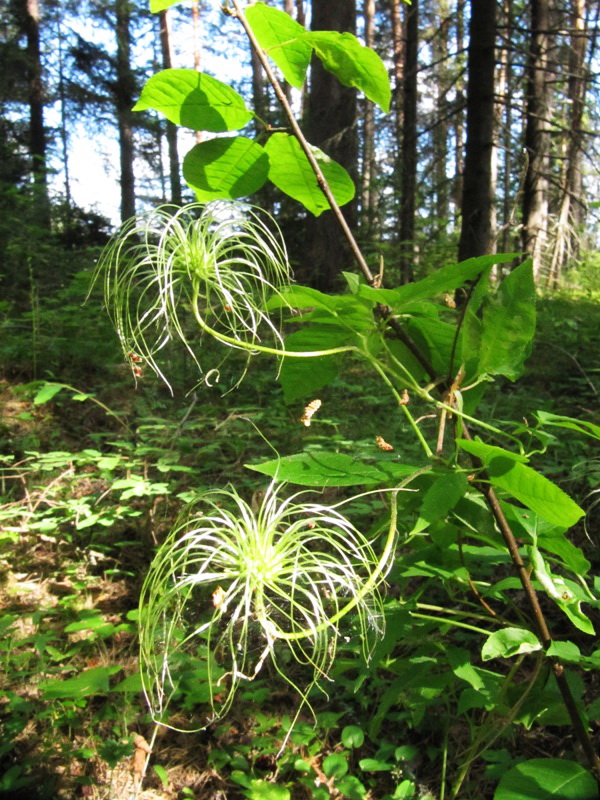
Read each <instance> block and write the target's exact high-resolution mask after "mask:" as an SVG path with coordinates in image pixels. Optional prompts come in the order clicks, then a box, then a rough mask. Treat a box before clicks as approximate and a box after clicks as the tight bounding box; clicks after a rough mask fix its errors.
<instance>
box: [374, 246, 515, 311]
mask: <svg viewBox="0 0 600 800" xmlns="http://www.w3.org/2000/svg"><path fill="white" fill-rule="evenodd" d="M515 258H517V255H516V254H515V253H506V254H502V255H498V254H496V255H489V256H478V257H477V258H469V259H467V260H466V261H461V262H460V263H459V264H451V265H450V266H447V267H442V268H441V269H438V270H437V271H436V272H434V273H432V274H431V275H428V276H427V277H426V278H423V279H422V280H420V281H417V282H416V283H409V284H407V285H406V286H400V287H399V288H398V289H373V288H372V287H371V286H366V285H365V286H360V287H359V290H358V293H359V294H360V295H361V296H362V297H367V298H369V299H371V300H374V301H375V302H376V303H383V304H384V305H388V306H391V307H392V309H393V310H394V311H400V310H401V309H403V307H404V306H406V305H408V304H409V303H414V302H417V301H419V300H427V299H429V298H430V297H433V296H434V295H438V294H442V293H443V292H452V291H453V290H454V289H458V287H459V286H462V285H463V283H465V282H466V281H472V280H475V278H477V276H478V275H481V273H482V272H485V270H487V269H489V268H490V267H492V266H493V265H494V264H504V263H506V262H509V261H513V259H515Z"/></svg>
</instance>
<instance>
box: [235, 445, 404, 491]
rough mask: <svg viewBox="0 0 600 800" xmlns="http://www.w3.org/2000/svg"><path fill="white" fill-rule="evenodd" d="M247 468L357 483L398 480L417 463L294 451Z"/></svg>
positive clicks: (319, 482) (316, 481)
mask: <svg viewBox="0 0 600 800" xmlns="http://www.w3.org/2000/svg"><path fill="white" fill-rule="evenodd" d="M246 466H247V467H248V469H253V470H254V471H255V472H261V473H263V475H270V476H271V477H275V478H276V479H277V480H279V481H287V482H289V483H296V484H299V485H300V486H360V485H370V484H378V483H390V482H393V481H400V480H402V479H403V478H406V477H407V476H408V475H412V474H413V473H414V472H416V471H417V469H418V467H412V466H408V465H406V464H395V463H393V462H391V461H380V462H378V463H376V464H364V463H363V462H361V461H356V460H355V459H353V458H352V457H351V456H348V455H346V454H344V453H328V452H310V453H296V454H295V455H293V456H286V457H284V458H281V459H273V460H272V461H265V462H263V463H262V464H246Z"/></svg>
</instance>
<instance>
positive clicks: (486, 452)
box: [457, 439, 529, 464]
mask: <svg viewBox="0 0 600 800" xmlns="http://www.w3.org/2000/svg"><path fill="white" fill-rule="evenodd" d="M457 444H458V445H459V447H460V449H461V450H464V451H465V452H467V453H471V455H472V456H475V457H476V458H478V459H479V460H480V461H481V462H483V464H489V462H490V461H491V460H492V458H497V457H499V456H501V457H502V458H509V459H510V460H511V461H519V462H520V463H522V464H524V463H526V462H527V461H529V459H528V458H527V456H524V455H521V454H520V453H513V452H511V451H510V450H505V449H504V448H503V447H496V445H493V444H485V442H480V441H478V440H471V439H457Z"/></svg>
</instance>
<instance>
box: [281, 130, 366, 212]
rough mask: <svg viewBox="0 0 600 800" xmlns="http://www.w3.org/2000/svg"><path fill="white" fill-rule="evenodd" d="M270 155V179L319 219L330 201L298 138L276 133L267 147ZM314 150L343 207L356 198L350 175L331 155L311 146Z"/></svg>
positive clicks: (330, 186) (334, 193)
mask: <svg viewBox="0 0 600 800" xmlns="http://www.w3.org/2000/svg"><path fill="white" fill-rule="evenodd" d="M265 150H266V152H267V153H268V155H269V161H270V167H269V179H270V180H271V181H272V182H273V183H274V184H275V186H277V188H278V189H280V190H281V191H282V192H284V194H287V195H289V196H290V197H292V198H293V199H294V200H297V201H298V202H299V203H302V205H303V206H304V207H305V208H307V209H308V210H309V211H310V212H311V214H314V215H315V217H318V216H319V215H320V214H322V213H323V211H326V210H327V209H328V208H329V201H328V200H327V198H326V197H325V195H324V194H323V192H322V191H321V189H320V187H319V184H318V183H317V176H316V175H315V173H314V171H313V168H312V167H311V165H310V162H309V160H308V158H307V157H306V154H305V153H304V151H303V150H302V148H301V147H300V145H299V143H298V140H297V139H296V137H295V136H292V135H291V134H289V133H274V134H273V135H272V136H271V137H270V138H269V141H268V142H267V143H266V145H265ZM311 151H312V153H313V155H314V157H315V159H316V160H317V163H318V164H319V167H320V168H321V171H322V172H323V175H324V176H325V179H326V180H327V183H328V184H329V188H330V189H331V191H332V193H333V196H334V197H335V200H336V202H337V204H338V205H340V206H343V205H344V204H345V203H348V202H350V200H352V198H353V197H354V192H355V189H354V183H353V182H352V178H351V177H350V175H349V174H348V172H347V171H346V170H345V169H344V167H342V166H341V165H340V164H338V163H337V162H336V161H334V160H333V159H332V158H329V156H328V155H326V154H325V153H323V151H322V150H319V148H318V147H312V146H311Z"/></svg>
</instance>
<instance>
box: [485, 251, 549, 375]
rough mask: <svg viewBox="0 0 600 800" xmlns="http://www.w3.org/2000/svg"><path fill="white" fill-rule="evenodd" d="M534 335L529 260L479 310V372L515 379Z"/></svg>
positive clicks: (507, 278) (519, 373)
mask: <svg viewBox="0 0 600 800" xmlns="http://www.w3.org/2000/svg"><path fill="white" fill-rule="evenodd" d="M534 333H535V283H534V281H533V266H532V263H531V261H530V260H528V261H525V262H524V263H523V264H521V265H520V266H518V267H517V268H516V269H514V270H513V271H512V272H511V273H510V274H509V275H508V276H507V277H506V278H505V279H504V280H503V281H502V283H501V284H500V286H499V287H498V290H497V292H496V293H495V294H494V295H491V296H490V295H488V297H487V299H486V302H485V304H484V307H483V331H482V335H481V349H480V356H479V372H480V373H481V374H484V373H487V374H488V375H504V376H505V377H507V378H509V380H511V381H514V380H516V379H517V378H518V377H519V376H520V375H521V374H522V372H523V364H524V362H525V359H526V358H527V357H528V356H529V354H530V352H531V341H532V339H533V335H534Z"/></svg>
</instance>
